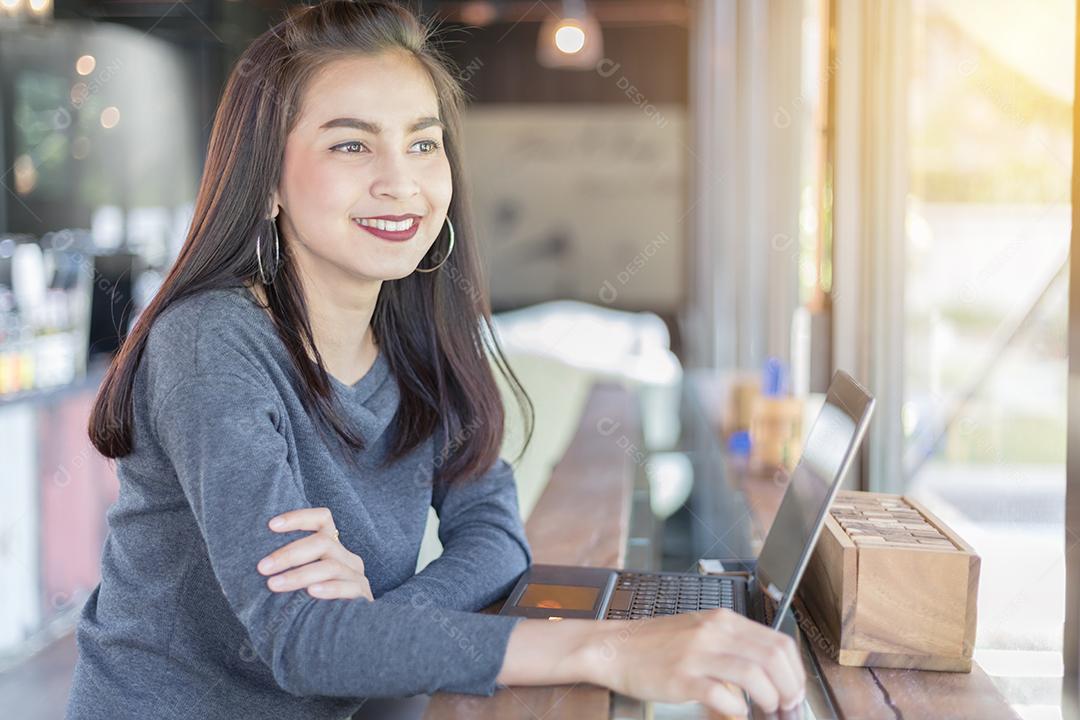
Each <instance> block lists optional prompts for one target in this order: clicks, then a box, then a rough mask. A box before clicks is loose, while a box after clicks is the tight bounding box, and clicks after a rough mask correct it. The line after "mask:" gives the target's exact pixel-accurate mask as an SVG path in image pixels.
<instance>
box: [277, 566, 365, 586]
mask: <svg viewBox="0 0 1080 720" xmlns="http://www.w3.org/2000/svg"><path fill="white" fill-rule="evenodd" d="M357 577H358V575H357V573H356V572H355V571H354V570H351V569H350V568H347V567H345V566H344V565H342V564H341V563H339V562H337V561H336V560H319V561H317V562H313V563H308V564H307V565H304V566H303V567H299V568H296V569H295V570H290V571H289V572H283V573H281V574H280V575H275V576H273V577H272V578H269V579H268V580H267V581H266V585H267V587H269V588H270V589H271V590H273V591H275V592H286V591H288V590H299V589H300V588H306V587H308V586H309V585H314V584H315V583H318V582H321V581H323V580H346V579H355V578H357Z"/></svg>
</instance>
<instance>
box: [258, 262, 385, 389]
mask: <svg viewBox="0 0 1080 720" xmlns="http://www.w3.org/2000/svg"><path fill="white" fill-rule="evenodd" d="M245 284H247V283H245ZM247 286H248V289H249V290H251V292H252V294H254V295H255V297H256V298H257V299H258V301H259V302H260V303H261V304H263V305H266V293H265V290H264V288H263V286H262V285H261V284H260V283H253V284H247ZM304 295H305V297H304V302H305V305H306V307H307V312H308V321H309V322H310V323H311V332H312V334H313V336H314V340H315V346H316V347H317V348H318V349H319V354H320V355H321V356H322V360H323V364H324V365H325V366H326V371H327V372H329V373H330V374H331V375H333V376H334V377H335V378H337V379H338V380H340V381H341V382H343V383H345V384H346V385H352V384H353V383H354V382H356V381H357V380H358V379H360V378H361V377H363V376H364V375H365V374H367V371H368V370H370V369H371V366H372V365H374V363H375V359H376V357H377V355H378V352H379V349H378V345H377V344H376V342H375V336H374V333H373V332H372V331H371V317H372V315H373V314H374V312H375V301H376V300H377V299H378V289H377V288H376V289H375V290H374V293H373V294H372V293H370V292H369V293H367V294H366V295H363V296H361V295H357V296H355V297H349V298H346V299H342V298H338V297H335V296H334V294H333V293H329V292H326V291H325V290H322V289H316V288H313V289H312V290H310V291H309V290H308V289H307V287H305V288H304ZM372 295H373V296H372ZM313 359H314V358H313Z"/></svg>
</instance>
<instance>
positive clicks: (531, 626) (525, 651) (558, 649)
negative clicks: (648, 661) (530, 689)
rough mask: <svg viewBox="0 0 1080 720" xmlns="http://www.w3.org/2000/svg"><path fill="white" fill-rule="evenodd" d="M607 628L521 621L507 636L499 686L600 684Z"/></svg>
mask: <svg viewBox="0 0 1080 720" xmlns="http://www.w3.org/2000/svg"><path fill="white" fill-rule="evenodd" d="M609 629H610V628H608V627H605V625H604V623H602V622H600V621H598V620H576V619H573V620H571V619H567V620H558V621H553V620H522V621H521V622H519V623H518V624H517V625H516V626H515V627H514V630H513V632H511V633H510V641H509V643H508V644H507V646H506V655H505V658H504V659H503V666H502V670H500V671H499V675H498V677H497V678H496V682H498V683H501V684H503V685H561V684H564V683H577V682H590V683H594V684H597V685H602V684H604V678H603V677H602V675H601V673H602V670H603V666H604V663H603V657H604V644H605V638H606V637H607V632H608V630H609Z"/></svg>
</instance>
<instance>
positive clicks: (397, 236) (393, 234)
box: [353, 218, 420, 242]
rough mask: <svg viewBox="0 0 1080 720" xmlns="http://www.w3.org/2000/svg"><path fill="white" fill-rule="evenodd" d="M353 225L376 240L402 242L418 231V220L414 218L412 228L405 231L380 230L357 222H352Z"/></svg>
mask: <svg viewBox="0 0 1080 720" xmlns="http://www.w3.org/2000/svg"><path fill="white" fill-rule="evenodd" d="M353 224H354V225H356V227H358V228H360V229H361V230H366V231H367V232H369V233H371V234H372V235H374V236H375V237H377V238H382V239H383V240H391V241H395V242H402V241H404V240H409V239H411V238H412V236H413V235H415V234H416V231H417V230H419V229H420V218H414V219H413V224H412V226H411V227H409V228H408V229H406V230H380V229H379V228H376V227H371V226H370V225H361V224H360V221H359V220H353Z"/></svg>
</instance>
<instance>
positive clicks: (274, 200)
mask: <svg viewBox="0 0 1080 720" xmlns="http://www.w3.org/2000/svg"><path fill="white" fill-rule="evenodd" d="M279 212H281V195H280V194H279V193H278V191H277V190H275V191H274V193H273V195H271V196H270V219H271V220H273V219H275V218H276V217H277V216H278V213H279Z"/></svg>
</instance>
